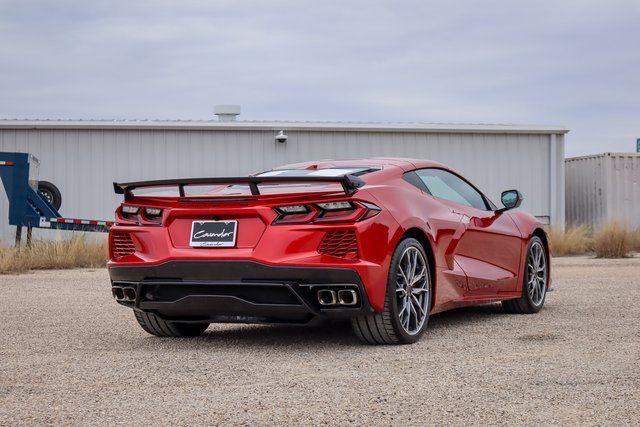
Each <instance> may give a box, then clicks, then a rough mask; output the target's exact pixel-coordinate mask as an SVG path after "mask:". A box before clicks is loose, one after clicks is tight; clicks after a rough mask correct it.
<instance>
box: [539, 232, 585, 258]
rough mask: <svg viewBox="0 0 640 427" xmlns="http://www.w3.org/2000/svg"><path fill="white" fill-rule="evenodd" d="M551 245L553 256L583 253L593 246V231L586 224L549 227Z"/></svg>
mask: <svg viewBox="0 0 640 427" xmlns="http://www.w3.org/2000/svg"><path fill="white" fill-rule="evenodd" d="M548 236H549V247H550V249H551V254H552V255H553V256H566V255H583V254H586V253H588V252H590V251H591V250H592V248H593V238H592V237H591V231H590V230H589V227H587V226H586V225H580V226H573V227H567V228H565V229H564V230H563V229H561V228H557V227H550V228H549V233H548Z"/></svg>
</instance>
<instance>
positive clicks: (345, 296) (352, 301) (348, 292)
mask: <svg viewBox="0 0 640 427" xmlns="http://www.w3.org/2000/svg"><path fill="white" fill-rule="evenodd" d="M338 302H339V303H340V304H342V305H356V304H357V303H358V294H357V293H356V291H354V290H353V289H340V290H339V291H338Z"/></svg>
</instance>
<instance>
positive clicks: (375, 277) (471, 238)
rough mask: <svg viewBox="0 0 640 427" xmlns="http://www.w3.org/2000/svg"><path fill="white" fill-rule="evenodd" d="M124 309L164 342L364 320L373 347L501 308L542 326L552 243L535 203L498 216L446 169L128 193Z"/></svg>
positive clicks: (314, 165)
mask: <svg viewBox="0 0 640 427" xmlns="http://www.w3.org/2000/svg"><path fill="white" fill-rule="evenodd" d="M114 188H115V191H116V193H119V194H124V203H123V204H122V205H121V206H120V207H118V209H117V210H116V217H117V224H116V225H115V226H114V227H113V228H112V229H111V231H110V233H109V250H110V261H109V265H108V267H109V274H110V277H111V286H112V291H113V296H114V297H115V299H116V300H117V301H118V302H119V303H120V304H123V305H125V306H128V307H131V308H133V310H134V313H135V317H136V319H137V321H138V322H139V323H140V326H141V327H142V328H143V329H144V330H145V331H147V332H149V333H151V334H153V335H158V336H171V337H178V336H194V335H198V334H201V333H202V332H204V330H205V329H207V326H208V325H209V324H210V323H212V322H246V323H263V322H266V323H308V322H310V321H312V320H314V319H322V318H324V319H338V318H343V319H344V318H347V319H351V323H352V325H353V329H354V331H355V333H356V334H357V335H358V336H359V337H360V338H361V339H363V340H364V341H366V342H367V343H371V344H401V343H411V342H415V341H416V340H418V339H419V337H420V336H421V335H422V334H423V332H424V331H425V328H426V326H427V321H428V319H429V316H430V315H431V314H433V313H437V312H440V311H443V310H448V309H451V308H454V307H461V306H466V305H472V304H480V303H488V302H492V301H502V305H503V307H504V309H505V310H506V311H507V312H510V313H536V312H537V311H539V310H540V309H541V308H542V306H543V304H544V300H545V295H546V291H547V289H548V286H549V277H550V271H549V268H550V266H549V255H548V254H549V251H548V244H547V236H546V234H545V232H544V230H543V228H542V226H541V224H540V223H539V222H538V221H537V220H536V218H534V217H533V216H532V215H530V214H528V213H525V212H522V211H519V210H514V209H515V208H517V207H518V206H519V205H520V203H521V201H522V196H521V195H520V193H519V192H518V191H516V190H509V191H505V192H504V193H502V204H503V205H504V207H502V208H497V207H496V206H495V205H494V204H493V203H492V202H491V201H490V200H489V199H488V198H487V197H486V196H485V195H484V194H482V192H481V191H480V190H478V189H477V188H476V187H475V186H474V185H473V184H471V183H470V182H469V181H468V180H466V179H465V178H463V177H462V176H461V175H460V174H458V173H456V172H455V171H453V170H451V169H449V168H447V167H446V166H443V165H442V164H439V163H435V162H431V161H426V160H416V159H397V158H375V159H362V160H344V161H319V162H307V163H300V164H293V165H287V166H282V167H280V168H277V169H274V170H271V171H268V172H263V173H259V174H256V175H253V176H249V177H240V178H196V179H177V180H164V181H146V182H131V183H114Z"/></svg>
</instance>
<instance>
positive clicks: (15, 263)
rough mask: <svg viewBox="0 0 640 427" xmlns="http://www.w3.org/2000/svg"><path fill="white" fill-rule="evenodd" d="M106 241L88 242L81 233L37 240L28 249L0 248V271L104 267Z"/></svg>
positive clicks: (106, 256)
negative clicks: (62, 237) (54, 238)
mask: <svg viewBox="0 0 640 427" xmlns="http://www.w3.org/2000/svg"><path fill="white" fill-rule="evenodd" d="M107 259H108V252H107V242H106V240H100V241H88V240H85V239H84V238H83V236H82V235H76V236H74V237H72V238H71V239H64V240H62V239H58V240H38V241H34V242H33V244H32V246H31V247H30V248H27V247H22V248H21V249H20V250H17V249H16V248H13V247H0V274H8V273H21V272H25V271H29V270H43V269H53V268H55V269H68V268H80V267H104V266H105V264H106V263H107Z"/></svg>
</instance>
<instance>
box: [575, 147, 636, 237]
mask: <svg viewBox="0 0 640 427" xmlns="http://www.w3.org/2000/svg"><path fill="white" fill-rule="evenodd" d="M566 187H567V188H566V194H567V204H566V212H567V222H569V223H571V224H587V225H589V226H591V227H596V226H598V225H599V224H600V223H602V222H603V221H611V220H619V221H622V222H623V223H625V224H627V225H629V226H631V227H639V226H640V154H636V153H605V154H600V155H596V156H586V157H576V158H572V159H567V161H566Z"/></svg>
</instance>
